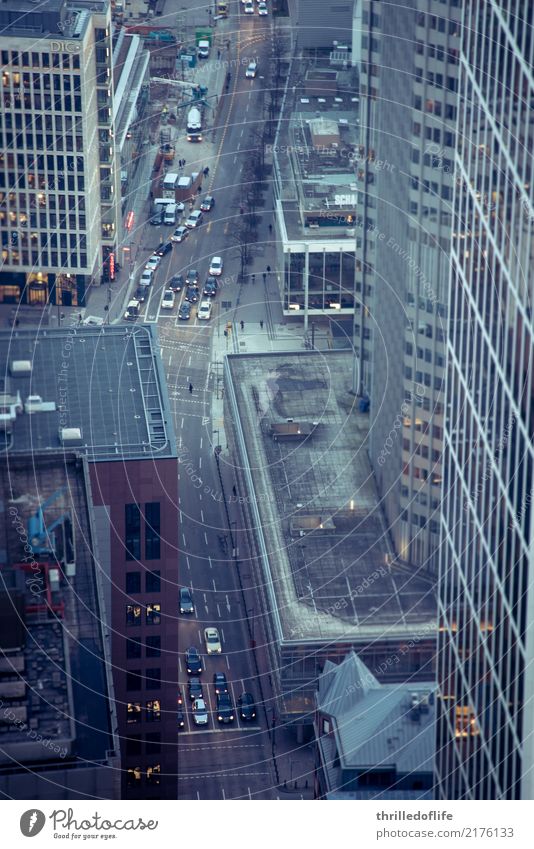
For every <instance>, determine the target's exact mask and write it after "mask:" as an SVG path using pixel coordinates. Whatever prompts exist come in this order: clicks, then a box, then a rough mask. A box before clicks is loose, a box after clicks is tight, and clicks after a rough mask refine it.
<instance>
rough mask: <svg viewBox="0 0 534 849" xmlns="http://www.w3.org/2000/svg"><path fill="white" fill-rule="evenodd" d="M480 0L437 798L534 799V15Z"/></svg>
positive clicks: (468, 107)
mask: <svg viewBox="0 0 534 849" xmlns="http://www.w3.org/2000/svg"><path fill="white" fill-rule="evenodd" d="M519 6H520V8H519V9H518V4H516V3H511V2H506V0H499V2H497V0H478V2H472V0H470V1H469V2H466V3H465V7H464V11H463V26H462V45H461V56H460V91H459V116H458V142H457V152H456V160H455V175H456V177H457V179H456V180H455V184H456V188H455V202H454V223H453V239H452V256H451V259H452V261H451V286H450V292H451V296H450V325H449V333H448V347H447V355H448V356H447V359H448V376H447V395H446V417H445V444H444V460H443V469H444V486H443V504H442V525H441V530H442V546H441V556H440V583H439V613H440V620H441V622H440V645H439V656H438V675H439V698H438V750H437V768H436V780H437V795H438V796H439V797H440V798H444V799H532V798H533V797H534V788H533V771H534V752H533V736H534V735H533V728H532V726H533V715H534V710H533V692H534V681H533V673H532V667H533V665H534V664H533V658H534V644H533V636H534V633H533V627H532V623H533V621H534V602H533V592H532V590H533V587H532V581H533V575H534V555H533V549H532V534H533V527H532V509H531V502H532V473H533V467H534V447H533V443H534V440H533V431H534V403H533V400H534V398H533V389H532V380H533V377H532V354H533V346H532V339H533V335H534V325H533V319H532V294H533V292H532V289H533V287H532V251H533V247H534V189H533V185H532V149H533V144H534V129H533V116H532V103H533V102H534V75H533V71H532V69H533V66H534V43H533V39H532V25H533V23H534V20H533V18H534V9H533V8H532V6H531V5H529V4H519Z"/></svg>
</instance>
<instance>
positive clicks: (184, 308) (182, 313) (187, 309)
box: [178, 301, 191, 321]
mask: <svg viewBox="0 0 534 849" xmlns="http://www.w3.org/2000/svg"><path fill="white" fill-rule="evenodd" d="M178 318H179V319H181V321H189V319H190V318H191V304H190V303H188V301H184V302H183V303H182V304H180V309H179V310H178Z"/></svg>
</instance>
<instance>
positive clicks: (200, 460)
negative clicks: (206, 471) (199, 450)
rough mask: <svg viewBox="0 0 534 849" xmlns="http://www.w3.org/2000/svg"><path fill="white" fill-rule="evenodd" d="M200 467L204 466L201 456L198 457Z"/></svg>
mask: <svg viewBox="0 0 534 849" xmlns="http://www.w3.org/2000/svg"><path fill="white" fill-rule="evenodd" d="M198 468H199V469H201V468H202V457H199V458H198Z"/></svg>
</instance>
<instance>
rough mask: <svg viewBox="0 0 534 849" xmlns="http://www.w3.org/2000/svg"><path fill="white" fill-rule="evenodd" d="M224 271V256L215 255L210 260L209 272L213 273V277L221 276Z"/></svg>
mask: <svg viewBox="0 0 534 849" xmlns="http://www.w3.org/2000/svg"><path fill="white" fill-rule="evenodd" d="M222 273H223V261H222V257H220V256H214V257H213V259H212V260H211V262H210V267H209V271H208V274H211V275H212V276H213V277H220V276H221V274H222Z"/></svg>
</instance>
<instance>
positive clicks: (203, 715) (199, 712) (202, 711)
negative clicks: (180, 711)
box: [193, 699, 208, 725]
mask: <svg viewBox="0 0 534 849" xmlns="http://www.w3.org/2000/svg"><path fill="white" fill-rule="evenodd" d="M193 722H194V723H195V725H207V724H208V710H207V708H206V702H205V701H204V699H195V701H194V702H193Z"/></svg>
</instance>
